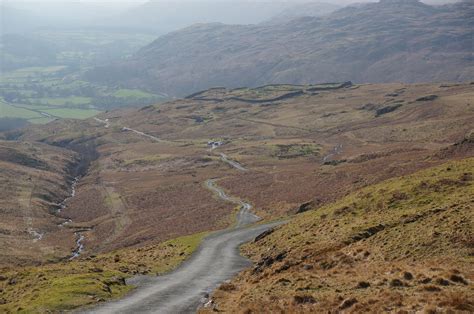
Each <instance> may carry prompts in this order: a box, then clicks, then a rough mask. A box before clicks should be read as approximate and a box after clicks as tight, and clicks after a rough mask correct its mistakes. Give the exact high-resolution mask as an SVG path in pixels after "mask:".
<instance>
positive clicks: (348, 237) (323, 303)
mask: <svg viewBox="0 0 474 314" xmlns="http://www.w3.org/2000/svg"><path fill="white" fill-rule="evenodd" d="M472 140H473V139H471V141H472ZM473 170H474V159H473V158H471V159H466V160H462V161H457V162H449V163H447V164H443V165H442V166H439V167H435V168H430V169H427V170H424V171H421V172H417V173H415V174H413V175H411V176H406V177H401V178H396V179H391V180H388V181H386V182H383V183H381V184H377V185H374V186H370V187H368V188H364V189H362V190H360V191H358V192H356V193H353V194H350V195H348V196H347V197H344V198H342V199H341V200H339V201H337V202H335V203H332V204H329V205H327V206H323V207H319V208H314V209H313V210H311V211H309V212H307V213H304V214H302V215H300V216H298V217H296V218H295V219H294V220H292V221H291V222H290V223H288V225H285V226H283V227H280V228H279V229H277V230H274V231H273V233H270V234H269V233H268V232H267V233H266V234H265V235H262V236H261V237H260V238H257V239H256V240H255V241H254V242H253V243H251V244H248V245H245V246H244V248H243V252H245V254H246V255H248V256H250V257H251V258H252V260H253V261H254V262H255V266H254V267H253V268H252V269H249V270H247V271H245V272H244V273H242V274H241V275H239V276H238V277H237V278H236V279H234V280H232V282H230V283H225V284H223V285H222V286H221V287H220V288H219V289H218V290H217V292H216V293H215V294H214V302H215V303H214V309H223V310H225V312H229V313H232V312H236V311H239V312H240V311H241V312H244V313H259V312H261V310H262V309H265V311H268V312H273V313H278V312H294V313H319V312H323V311H324V312H327V311H329V312H331V313H332V312H338V311H347V312H357V313H368V312H370V313H382V312H392V311H396V312H403V313H407V312H410V313H412V312H418V311H423V312H424V313H435V312H436V313H444V312H446V311H449V310H450V311H456V313H472V311H474V302H473V300H474V292H473V281H474V271H473V269H472V263H473V262H474V242H473V239H474V234H473V230H474V210H473V208H472V206H473V202H474V181H473ZM203 312H206V311H204V310H203ZM211 312H212V311H211Z"/></svg>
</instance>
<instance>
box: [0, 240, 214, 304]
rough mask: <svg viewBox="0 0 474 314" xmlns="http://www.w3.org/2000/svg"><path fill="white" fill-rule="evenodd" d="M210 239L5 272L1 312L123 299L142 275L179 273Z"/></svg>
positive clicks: (0, 278)
mask: <svg viewBox="0 0 474 314" xmlns="http://www.w3.org/2000/svg"><path fill="white" fill-rule="evenodd" d="M204 236H205V233H201V234H196V235H192V236H187V237H181V238H177V239H174V240H170V241H167V242H164V243H160V244H155V245H149V246H146V247H141V248H134V249H125V250H118V251H115V252H111V253H108V254H99V255H97V256H91V257H88V258H85V259H81V260H76V261H67V260H66V261H64V262H60V263H52V264H46V265H43V266H37V267H25V268H15V269H9V268H4V269H0V270H1V275H0V291H1V294H0V312H2V313H33V312H34V313H51V312H61V311H65V310H71V309H74V308H77V307H79V306H86V305H92V304H96V303H98V302H103V301H105V300H109V299H112V298H118V297H120V296H122V295H124V294H125V293H127V292H128V291H130V290H131V289H133V286H130V285H126V282H125V279H126V278H129V277H131V276H132V275H136V274H150V275H151V274H161V273H165V272H168V271H170V270H172V269H174V268H176V267H177V266H178V265H179V264H180V263H181V262H182V261H184V260H185V259H187V258H188V257H189V256H190V255H191V253H192V252H194V250H195V249H196V248H197V247H198V245H199V243H200V242H201V240H202V238H203V237H204Z"/></svg>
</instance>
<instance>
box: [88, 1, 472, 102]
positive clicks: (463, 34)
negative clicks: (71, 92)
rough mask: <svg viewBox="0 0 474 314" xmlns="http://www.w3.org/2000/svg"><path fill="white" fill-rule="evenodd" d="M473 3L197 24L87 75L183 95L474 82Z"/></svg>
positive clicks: (384, 5)
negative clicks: (278, 86)
mask: <svg viewBox="0 0 474 314" xmlns="http://www.w3.org/2000/svg"><path fill="white" fill-rule="evenodd" d="M473 17H474V3H473V2H471V1H464V2H461V3H457V4H453V5H444V6H439V7H435V6H429V5H426V4H423V3H421V2H419V1H416V0H382V1H381V2H379V3H370V4H364V5H358V6H349V7H346V8H343V9H340V10H338V11H336V12H334V13H332V14H330V15H328V16H325V17H303V18H300V19H296V20H291V21H289V22H287V23H283V24H278V25H271V26H268V25H258V26H256V25H245V26H243V25H224V24H219V23H213V24H199V25H194V26H192V27H188V28H185V29H182V30H180V31H177V32H173V33H170V34H167V35H165V36H162V37H160V38H158V39H157V40H156V41H155V42H153V43H151V44H150V45H148V46H146V47H144V48H143V49H141V50H140V51H139V52H138V53H136V54H135V55H134V56H133V57H132V58H130V59H129V60H126V61H125V62H121V63H118V64H114V65H111V66H104V67H99V68H96V69H94V70H92V71H90V72H89V73H88V74H87V75H88V78H89V79H93V80H99V81H102V82H107V83H109V84H120V85H126V86H131V87H140V88H147V89H149V90H153V91H160V92H166V93H168V94H171V95H177V96H183V95H187V94H190V93H192V92H195V91H199V90H203V89H206V88H209V87H212V86H226V87H240V86H250V87H251V86H258V85H264V84H270V83H293V84H306V83H319V82H328V81H348V80H351V81H354V82H357V83H363V82H382V83H383V82H395V81H403V82H409V83H412V82H423V81H469V80H474V62H473V57H472V47H473V29H474V18H473Z"/></svg>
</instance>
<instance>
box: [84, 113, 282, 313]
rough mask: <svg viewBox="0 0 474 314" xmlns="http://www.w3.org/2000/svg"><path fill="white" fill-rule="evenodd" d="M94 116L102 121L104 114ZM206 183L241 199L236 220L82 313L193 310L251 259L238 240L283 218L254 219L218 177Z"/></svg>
mask: <svg viewBox="0 0 474 314" xmlns="http://www.w3.org/2000/svg"><path fill="white" fill-rule="evenodd" d="M96 121H98V122H101V123H103V124H106V123H105V122H106V120H98V119H96ZM122 130H123V131H131V132H134V133H136V134H138V135H140V136H144V137H147V138H150V139H152V140H154V141H157V142H161V141H162V140H161V139H159V138H157V137H155V136H152V135H149V134H146V133H143V132H140V131H137V130H134V129H130V128H126V127H124V128H122ZM220 156H221V160H222V161H223V162H226V163H228V164H229V165H231V166H232V167H234V168H235V169H237V170H239V171H242V172H244V171H247V169H246V168H244V167H243V166H242V165H241V164H239V163H238V162H236V161H234V160H231V159H229V158H228V156H227V155H225V154H223V153H221V154H220ZM205 185H206V187H207V188H208V189H209V190H211V191H213V192H214V193H215V194H216V196H218V197H219V198H221V199H222V200H224V201H226V202H230V203H234V204H237V205H240V210H239V213H238V214H237V223H236V225H235V226H234V227H233V228H229V229H226V230H223V231H219V232H215V233H213V234H211V235H210V236H208V237H206V238H205V239H204V240H203V242H202V243H201V245H200V246H199V248H198V249H197V250H196V252H194V254H193V255H192V257H191V258H190V259H189V260H187V261H186V262H184V263H183V264H181V265H180V266H179V267H178V268H177V269H176V270H175V271H173V272H171V273H168V274H166V275H163V276H159V277H152V276H137V277H134V278H132V279H130V280H128V281H127V284H132V285H135V286H137V288H136V289H135V290H134V291H133V292H132V293H131V294H129V295H128V296H126V297H125V298H123V299H120V300H117V301H113V302H108V303H104V304H102V305H100V306H98V307H96V308H92V309H89V310H86V311H83V312H82V313H98V314H102V313H114V314H115V313H133V314H135V313H173V314H175V313H195V312H196V311H197V309H198V308H199V307H200V306H202V305H203V304H204V303H206V302H207V301H208V297H209V294H210V293H211V292H212V291H214V290H215V289H216V288H217V287H218V286H219V284H221V283H222V282H224V281H225V280H227V279H230V278H232V277H233V276H235V275H236V274H237V273H238V272H240V271H242V270H243V269H245V268H246V267H249V266H250V265H251V262H250V261H249V260H247V259H246V258H244V257H242V256H241V255H240V251H239V247H240V245H241V244H243V243H245V242H248V241H250V240H252V239H254V238H255V237H256V236H258V235H259V234H261V233H262V232H264V231H266V230H268V229H270V228H272V227H275V226H277V225H280V224H282V223H283V222H274V223H268V224H262V225H252V224H253V223H255V222H257V221H259V220H260V217H258V216H257V215H255V214H253V213H252V212H251V209H252V205H250V204H248V203H246V202H244V201H242V200H240V199H238V198H235V197H231V196H228V195H227V194H226V193H225V192H224V190H222V189H221V188H220V187H218V186H217V184H216V180H208V181H206V182H205Z"/></svg>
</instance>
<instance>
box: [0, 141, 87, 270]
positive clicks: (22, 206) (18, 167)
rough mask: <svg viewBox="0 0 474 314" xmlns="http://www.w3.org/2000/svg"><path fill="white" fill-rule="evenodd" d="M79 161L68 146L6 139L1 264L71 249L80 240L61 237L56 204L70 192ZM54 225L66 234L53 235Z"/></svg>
mask: <svg viewBox="0 0 474 314" xmlns="http://www.w3.org/2000/svg"><path fill="white" fill-rule="evenodd" d="M78 164H79V159H78V156H77V155H76V154H75V153H73V152H71V151H68V150H65V149H61V148H55V147H51V146H49V145H45V144H40V143H29V142H11V141H0V169H1V171H0V247H1V249H0V252H1V254H0V266H2V265H6V264H16V265H18V264H23V263H31V262H32V261H43V260H44V259H46V258H52V257H57V256H64V255H68V254H69V253H70V251H69V248H68V245H71V246H72V245H73V240H74V239H73V238H72V237H71V239H69V240H70V241H68V240H67V239H62V240H61V237H64V233H63V232H61V230H60V229H61V228H59V227H58V224H59V223H60V222H62V221H61V220H60V219H59V218H56V217H55V216H54V215H53V212H54V211H53V210H52V208H53V207H54V206H53V204H55V203H59V202H61V201H62V200H63V199H65V198H66V197H67V196H68V195H69V189H70V182H71V181H72V177H73V176H74V172H75V169H76V167H77V165H78ZM52 230H56V231H58V232H59V233H61V235H58V236H54V237H51V236H50V235H51V234H50V233H51V231H52ZM63 231H64V230H63ZM64 242H65V243H66V245H65V247H61V243H62V244H64Z"/></svg>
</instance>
